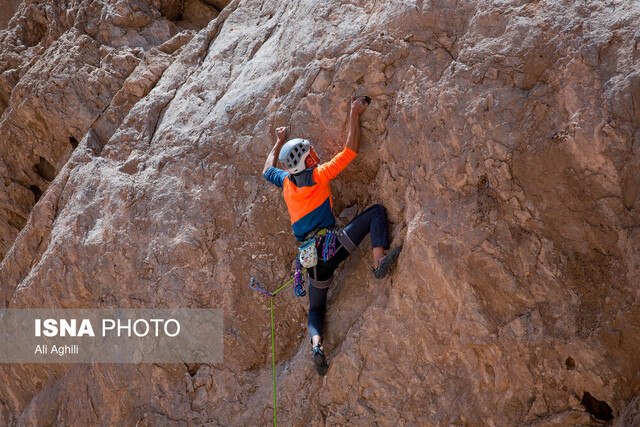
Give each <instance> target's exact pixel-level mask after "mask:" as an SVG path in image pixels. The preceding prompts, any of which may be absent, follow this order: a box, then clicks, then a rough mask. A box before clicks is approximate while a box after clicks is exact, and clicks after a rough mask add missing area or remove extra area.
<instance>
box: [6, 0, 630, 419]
mask: <svg viewBox="0 0 640 427" xmlns="http://www.w3.org/2000/svg"><path fill="white" fill-rule="evenodd" d="M225 6H226V7H225ZM203 8H204V9H203ZM199 10H206V11H209V13H210V14H211V15H210V17H211V18H214V17H215V19H213V20H212V21H211V22H208V20H209V18H208V17H203V13H201V12H198V11H199ZM176 11H178V12H176ZM220 11H221V12H220ZM17 13H18V16H17V17H16V18H14V19H13V20H12V21H11V25H10V27H9V28H8V29H7V30H5V31H3V32H2V33H0V44H1V46H2V50H1V52H2V53H1V54H0V72H1V74H0V107H1V108H2V111H3V113H2V118H1V121H0V131H1V134H2V135H3V140H2V144H1V145H0V150H1V151H2V156H1V158H2V161H1V163H0V173H1V174H2V176H3V177H4V183H3V187H2V192H0V220H1V221H2V227H0V230H2V236H1V237H0V238H1V241H0V250H1V252H0V254H1V255H5V254H6V255H5V256H4V260H3V261H2V264H1V265H0V284H1V285H2V291H1V296H2V298H1V299H0V300H2V301H3V302H4V306H5V307H10V308H22V307H69V308H71V307H211V308H223V309H224V313H225V350H224V351H225V361H224V363H222V364H217V365H190V366H182V365H140V366H135V365H62V364H61V365H30V366H22V365H1V366H0V376H1V377H2V384H3V386H2V387H0V423H1V424H6V423H17V424H31V423H35V422H36V421H37V422H38V423H41V424H50V423H64V424H66V423H73V424H79V425H80V424H88V423H100V424H109V425H111V424H122V423H124V424H136V423H142V424H145V425H146V424H151V425H155V424H167V423H194V424H199V423H212V424H222V425H264V424H268V423H270V422H271V419H272V416H273V407H272V396H271V359H270V337H269V334H270V326H269V304H268V301H266V300H265V297H264V296H263V295H262V294H260V293H257V292H255V291H252V290H251V289H249V287H248V283H249V278H250V277H251V276H256V277H257V278H258V279H259V280H260V281H261V282H262V283H263V284H265V285H266V286H267V287H269V288H270V289H272V290H273V289H275V288H276V287H278V286H279V285H281V284H282V283H284V282H285V281H286V280H288V279H289V278H290V276H291V267H290V266H291V261H292V260H293V258H294V255H295V253H296V245H295V242H294V239H293V236H292V233H291V230H290V225H289V222H288V216H287V213H286V209H285V206H284V203H283V201H282V197H281V195H280V193H279V192H278V191H276V189H275V188H271V187H270V186H269V184H267V183H266V182H265V181H264V179H263V178H262V177H261V174H260V171H261V170H262V165H263V162H264V159H265V157H266V155H267V153H268V151H269V150H270V147H271V145H272V144H273V136H272V135H273V130H274V129H275V127H276V126H281V125H285V124H286V125H289V126H291V134H292V135H293V136H304V137H307V138H309V139H310V140H311V141H312V142H314V145H315V146H316V147H317V149H318V151H319V152H320V153H321V154H322V155H323V157H324V158H325V159H329V158H330V157H331V156H332V155H334V154H335V153H337V152H338V151H339V150H340V149H341V147H342V145H343V144H344V140H345V137H346V124H347V107H348V103H349V97H350V96H351V95H352V94H367V95H369V96H370V97H371V98H372V99H373V102H372V104H371V106H370V107H369V109H368V110H367V111H366V112H365V114H364V116H363V117H362V119H361V123H362V126H363V146H362V149H361V152H360V155H359V157H358V158H357V159H356V160H355V161H354V162H353V163H352V164H351V165H350V166H349V167H348V168H347V169H346V170H345V171H344V172H343V174H342V175H341V177H340V178H339V179H338V180H337V181H335V182H334V184H333V191H334V208H335V211H336V213H337V214H340V213H341V212H344V215H342V216H341V217H339V220H340V221H342V223H343V224H344V223H345V222H346V221H347V220H348V219H349V217H350V216H353V214H354V213H355V212H356V211H358V210H363V209H365V208H366V207H367V206H368V205H370V204H372V203H376V202H377V203H382V204H384V205H385V206H386V207H387V210H388V214H389V219H390V223H391V224H390V226H391V232H392V236H393V246H400V245H402V246H403V248H404V249H403V252H402V255H401V257H400V261H399V264H398V267H397V268H396V270H395V271H394V272H393V274H392V275H391V277H390V278H389V279H385V280H383V281H376V280H375V279H373V278H372V276H371V274H370V272H369V271H368V265H369V264H370V263H371V258H370V257H371V255H370V253H369V250H368V249H367V244H368V241H367V240H366V241H365V242H364V243H363V244H362V248H361V249H360V250H359V251H358V252H357V253H356V254H354V255H353V256H352V257H351V258H350V259H349V260H348V261H347V262H346V263H345V267H344V268H343V270H342V271H341V274H340V275H339V279H338V280H337V281H336V282H335V283H334V285H333V289H332V290H331V291H330V294H329V310H328V312H327V314H326V322H327V331H326V336H325V346H326V348H327V351H328V354H329V363H330V365H331V366H330V368H329V371H328V374H327V376H326V377H324V378H321V377H318V376H317V375H316V374H315V372H314V370H313V367H312V365H311V359H310V353H309V347H308V343H307V339H306V338H305V337H306V334H307V332H306V310H307V304H308V303H307V301H306V300H304V299H298V298H296V297H295V296H294V295H293V292H291V291H289V292H286V291H285V292H281V293H280V294H278V297H277V298H276V299H275V301H274V303H275V304H274V305H275V310H276V311H275V313H276V314H275V315H276V321H277V329H276V343H277V344H276V346H277V349H276V350H277V351H276V371H277V387H278V417H279V419H280V421H281V422H282V423H284V424H283V425H309V424H311V425H322V424H329V425H342V424H345V425H371V424H373V423H378V424H381V425H392V424H398V423H399V424H401V425H406V424H408V425H449V424H453V425H589V424H593V425H598V421H597V420H596V418H595V417H594V415H592V414H590V413H589V412H587V408H585V406H583V405H582V404H581V401H582V399H583V396H584V394H585V393H587V392H588V393H589V395H590V396H592V397H593V398H594V399H596V400H599V401H602V402H606V404H607V405H609V406H610V407H611V408H612V409H613V415H614V417H617V418H616V419H615V420H614V422H617V423H618V424H619V425H627V424H628V423H633V420H635V419H636V418H637V417H638V415H637V413H638V410H637V408H638V404H637V398H636V399H635V400H633V403H632V404H631V405H630V406H629V407H628V408H626V410H625V409H624V408H625V406H626V405H627V404H628V403H629V402H630V401H631V400H632V399H633V398H634V396H635V395H636V393H637V392H638V389H639V382H638V376H637V372H638V370H639V368H640V354H639V353H638V352H637V348H638V347H639V346H640V335H639V334H638V328H639V327H640V305H639V304H638V298H639V297H638V295H639V294H638V285H639V284H640V277H639V276H640V273H639V271H640V269H639V262H640V256H639V255H638V253H639V249H640V212H639V210H640V198H639V197H638V196H639V192H640V158H639V157H638V152H639V150H640V131H639V124H640V108H639V107H638V106H640V72H639V71H638V69H639V65H640V49H639V46H638V42H639V41H640V29H639V28H638V26H637V25H636V23H637V22H638V19H640V4H638V3H636V2H619V1H609V2H590V3H589V2H588V3H582V2H573V1H568V0H567V1H556V2H544V1H542V2H528V1H517V0H515V1H505V2H459V1H454V0H440V1H428V2H423V1H415V2H414V1H388V2H382V3H379V2H356V4H351V3H346V2H339V1H301V0H292V1H288V2H278V1H258V0H241V1H239V0H234V1H233V2H231V3H230V4H228V5H226V4H220V3H216V2H195V1H192V2H178V1H176V2H173V3H172V2H169V1H158V0H154V1H151V0H149V1H146V2H145V1H136V2H124V1H122V2H110V3H109V5H106V4H105V3H103V2H97V1H67V2H54V1H50V2H36V1H27V2H25V3H24V4H22V5H21V6H20V9H19V10H18V12H17ZM207 22H208V24H207ZM203 25H206V27H204V28H203V29H201V30H198V29H199V28H200V27H202V26H203ZM36 202H37V203H36ZM18 232H19V234H18ZM623 410H624V412H622V411H623Z"/></svg>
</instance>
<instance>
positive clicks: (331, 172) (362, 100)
mask: <svg viewBox="0 0 640 427" xmlns="http://www.w3.org/2000/svg"><path fill="white" fill-rule="evenodd" d="M370 102H371V99H369V98H368V97H366V96H361V97H359V98H357V99H353V98H351V110H350V111H349V135H348V136H347V144H346V147H345V148H344V150H342V151H341V152H340V153H338V154H337V155H336V156H335V157H334V158H333V159H331V160H330V161H328V162H327V163H323V164H321V165H320V166H318V167H317V169H316V171H315V172H314V179H315V180H316V182H329V181H331V180H332V179H334V178H335V177H336V176H338V174H339V173H340V172H342V170H343V169H344V168H346V167H347V165H348V164H349V163H350V162H351V161H352V160H353V159H355V157H356V155H357V154H358V150H359V149H360V114H361V113H362V112H363V111H364V110H366V109H367V106H368V105H369V103H370Z"/></svg>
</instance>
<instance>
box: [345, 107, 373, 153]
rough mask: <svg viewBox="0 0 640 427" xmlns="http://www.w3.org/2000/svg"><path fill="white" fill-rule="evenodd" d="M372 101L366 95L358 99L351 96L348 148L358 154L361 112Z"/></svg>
mask: <svg viewBox="0 0 640 427" xmlns="http://www.w3.org/2000/svg"><path fill="white" fill-rule="evenodd" d="M370 102H371V100H370V99H369V98H368V97H366V96H360V97H358V98H356V99H353V98H351V110H350V112H349V135H348V136H347V148H348V149H350V150H351V151H353V152H354V153H356V154H358V150H359V149H360V114H362V113H363V112H364V110H366V109H367V106H368V105H369V103H370Z"/></svg>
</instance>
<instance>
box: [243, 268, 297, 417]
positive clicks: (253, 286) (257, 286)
mask: <svg viewBox="0 0 640 427" xmlns="http://www.w3.org/2000/svg"><path fill="white" fill-rule="evenodd" d="M306 271H307V270H306V269H305V270H304V271H302V274H304V273H306ZM294 280H295V277H294V278H293V279H291V280H289V281H288V282H287V283H285V284H284V285H282V286H280V287H279V288H278V289H276V290H275V291H273V292H269V291H267V290H265V289H263V288H262V287H261V286H260V283H258V281H257V280H256V279H255V278H253V277H252V278H251V283H250V284H249V287H250V288H251V289H254V290H256V291H260V292H262V293H263V294H265V295H266V296H268V297H269V300H270V302H271V362H272V367H273V425H274V427H277V426H278V415H277V412H276V347H275V325H274V323H273V299H274V298H275V296H276V294H277V293H278V292H280V291H281V290H282V289H284V288H286V287H287V286H288V285H289V284H291V282H293V281H294ZM296 295H297V292H296Z"/></svg>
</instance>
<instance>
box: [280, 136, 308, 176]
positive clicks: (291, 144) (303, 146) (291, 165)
mask: <svg viewBox="0 0 640 427" xmlns="http://www.w3.org/2000/svg"><path fill="white" fill-rule="evenodd" d="M310 152H311V143H310V142H309V141H307V140H306V139H302V138H294V139H292V140H291V141H287V143H286V144H284V145H283V146H282V149H281V150H280V155H279V156H278V159H279V160H280V162H282V164H283V165H284V168H285V169H286V170H287V171H288V172H289V173H291V174H293V175H295V174H297V173H300V172H302V171H303V170H305V169H306V168H307V167H306V166H305V160H306V158H307V156H308V155H309V153H310Z"/></svg>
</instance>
